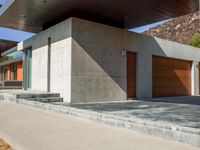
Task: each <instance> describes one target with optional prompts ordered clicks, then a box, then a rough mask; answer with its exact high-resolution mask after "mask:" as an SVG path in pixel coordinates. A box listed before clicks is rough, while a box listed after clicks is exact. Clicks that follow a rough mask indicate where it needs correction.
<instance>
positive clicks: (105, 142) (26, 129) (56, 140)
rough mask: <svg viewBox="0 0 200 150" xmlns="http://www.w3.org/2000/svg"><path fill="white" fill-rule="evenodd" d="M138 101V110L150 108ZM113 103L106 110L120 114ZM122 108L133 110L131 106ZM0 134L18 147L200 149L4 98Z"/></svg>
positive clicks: (0, 106) (30, 149)
mask: <svg viewBox="0 0 200 150" xmlns="http://www.w3.org/2000/svg"><path fill="white" fill-rule="evenodd" d="M138 104H140V106H139V105H138V106H137V107H136V109H137V108H139V109H146V107H148V106H147V104H144V105H143V104H142V103H141V102H138ZM114 106H115V107H113V106H112V107H111V108H109V107H110V106H109V105H107V109H105V111H108V110H109V112H112V113H114V112H116V113H118V114H120V112H119V107H117V106H116V105H114ZM85 107H86V106H85ZM122 107H124V108H126V110H127V111H130V110H129V108H130V107H129V106H128V105H126V106H125V105H123V106H122ZM132 107H133V106H132ZM102 109H103V108H102V107H101V108H99V111H102ZM0 136H1V137H2V138H3V139H4V140H6V141H7V142H8V143H9V144H11V145H12V146H13V147H14V148H15V149H17V148H18V149H19V150H198V148H195V147H192V146H190V145H187V144H181V143H178V142H174V141H165V140H163V139H161V138H156V137H152V136H147V135H143V134H139V133H137V132H133V131H130V130H126V129H118V128H113V127H110V126H107V125H102V124H97V123H94V122H90V121H86V120H80V119H75V118H72V117H69V116H67V115H64V114H57V113H53V112H46V111H43V110H39V109H35V108H32V107H29V106H25V105H21V104H16V103H11V102H4V101H0Z"/></svg>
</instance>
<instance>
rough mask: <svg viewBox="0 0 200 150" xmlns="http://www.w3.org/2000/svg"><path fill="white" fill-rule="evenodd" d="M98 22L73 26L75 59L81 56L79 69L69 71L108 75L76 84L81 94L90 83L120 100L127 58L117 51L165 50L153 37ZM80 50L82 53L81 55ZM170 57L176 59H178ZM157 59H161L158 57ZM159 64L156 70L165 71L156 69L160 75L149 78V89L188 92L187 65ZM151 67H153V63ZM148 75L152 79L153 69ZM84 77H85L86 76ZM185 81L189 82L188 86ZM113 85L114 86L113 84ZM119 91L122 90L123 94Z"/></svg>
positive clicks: (145, 52) (163, 93)
mask: <svg viewBox="0 0 200 150" xmlns="http://www.w3.org/2000/svg"><path fill="white" fill-rule="evenodd" d="M98 26H99V25H97V24H94V26H92V27H91V26H89V27H88V26H86V27H85V26H84V24H82V26H81V27H82V28H81V29H80V28H79V27H78V29H76V30H77V31H76V32H77V34H74V36H73V40H74V41H75V45H76V50H78V49H79V50H78V52H77V57H76V59H77V60H79V59H81V61H80V63H79V65H80V66H79V68H80V70H79V71H78V70H76V71H74V70H73V71H72V75H74V76H76V75H77V74H79V73H80V74H79V75H81V74H82V75H83V74H84V72H85V73H86V74H88V75H89V74H90V73H89V72H90V71H93V74H90V77H92V76H93V77H94V76H95V75H96V76H97V77H98V78H100V77H102V78H110V79H111V80H112V81H111V82H105V83H104V84H102V83H101V81H102V80H101V81H100V82H99V83H98V84H97V83H96V84H93V85H92V84H90V82H87V83H86V84H79V85H78V86H79V87H80V88H81V89H83V92H82V93H83V94H88V95H91V94H89V93H85V92H84V90H85V87H91V88H94V89H98V87H99V89H100V88H101V89H106V90H103V92H102V91H101V92H102V93H101V95H100V94H99V96H100V97H101V96H102V97H104V98H105V99H106V98H108V99H112V96H113V99H112V100H122V99H123V100H124V99H126V98H127V95H126V93H127V92H126V91H127V86H126V85H127V70H126V67H127V64H126V63H127V62H126V61H127V60H126V59H127V58H126V57H123V56H122V54H121V51H122V50H123V49H125V50H128V51H132V52H136V53H137V55H138V54H141V55H152V53H153V52H152V51H153V50H156V51H157V53H158V55H159V56H163V57H164V56H166V54H165V53H164V51H163V49H162V48H161V46H160V45H159V43H158V42H157V41H156V40H155V39H154V38H153V37H149V36H145V35H140V34H136V33H131V32H126V31H122V30H121V29H119V30H118V29H116V28H114V29H113V28H112V27H108V26H104V27H101V26H100V27H99V28H98ZM87 28H89V29H88V30H87V32H86V31H83V30H86V29H87ZM102 29H103V30H102ZM78 33H81V34H78ZM166 42H167V41H166ZM77 45H78V46H77ZM172 47H173V46H172ZM73 50H74V49H73ZM73 52H74V51H73ZM83 53H84V55H82V54H83ZM78 54H79V55H78ZM78 56H79V57H78ZM87 61H90V62H87ZM143 61H146V60H143ZM174 61H177V62H179V60H174ZM160 63H162V61H161V62H160ZM165 63H166V62H165ZM161 65H162V64H161ZM161 67H162V69H160V70H158V71H163V70H165V72H164V73H163V72H162V73H161V72H157V75H158V76H160V77H159V78H158V83H155V82H153V89H155V88H156V87H158V88H162V89H161V90H166V89H168V90H166V91H161V90H160V91H158V92H160V96H173V95H174V96H175V95H176V96H183V95H190V94H191V91H190V88H191V84H190V83H188V82H191V80H190V79H187V80H186V81H185V79H184V78H185V77H186V76H184V75H185V74H187V73H186V71H188V70H186V69H187V68H184V67H185V66H184V64H182V63H180V64H179V63H178V66H176V63H173V64H172V66H171V68H170V69H168V66H165V65H164V64H163V66H161ZM164 67H166V68H164ZM186 67H187V66H186ZM98 68H99V69H98ZM190 69H191V68H190ZM153 70H154V71H155V68H154V67H153ZM168 71H169V72H168ZM144 74H145V72H144ZM161 74H162V75H163V76H162V75H161ZM140 75H141V74H140ZM187 75H188V74H187ZM152 76H153V79H155V78H154V73H153V75H152ZM188 77H189V78H190V77H191V75H188ZM84 78H85V80H86V77H84ZM188 84H190V85H189V86H188ZM116 85H117V88H115V87H116ZM114 89H115V90H114ZM97 91H98V90H97ZM89 92H90V91H89ZM111 92H113V93H115V95H112V93H111ZM120 93H125V94H124V95H123V94H120ZM154 94H155V92H154ZM158 94H159V93H158ZM97 95H98V94H97ZM155 95H156V94H155ZM82 96H83V95H82ZM156 96H157V95H156ZM95 98H97V99H98V96H96V97H95V96H92V97H88V100H89V99H95ZM114 98H118V99H114ZM120 98H121V99H120ZM86 99H87V98H86ZM90 101H91V100H90ZM105 101H106V100H105Z"/></svg>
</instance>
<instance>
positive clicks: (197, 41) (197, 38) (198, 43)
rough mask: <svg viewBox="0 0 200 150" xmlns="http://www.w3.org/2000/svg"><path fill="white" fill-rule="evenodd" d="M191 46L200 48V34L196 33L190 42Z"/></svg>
mask: <svg viewBox="0 0 200 150" xmlns="http://www.w3.org/2000/svg"><path fill="white" fill-rule="evenodd" d="M189 44H190V45H191V46H194V47H198V48H200V34H196V35H194V36H193V37H192V38H191V40H190V43H189Z"/></svg>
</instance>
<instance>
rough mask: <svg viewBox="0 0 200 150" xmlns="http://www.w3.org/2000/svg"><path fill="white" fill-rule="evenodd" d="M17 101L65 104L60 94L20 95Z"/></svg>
mask: <svg viewBox="0 0 200 150" xmlns="http://www.w3.org/2000/svg"><path fill="white" fill-rule="evenodd" d="M16 98H17V99H26V100H30V101H37V102H42V103H54V102H63V98H62V97H60V94H59V93H37V94H35V93H34V94H33V93H32V94H30V93H27V94H24V93H23V94H18V95H17V96H16Z"/></svg>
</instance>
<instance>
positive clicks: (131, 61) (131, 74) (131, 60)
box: [127, 52, 136, 98]
mask: <svg viewBox="0 0 200 150" xmlns="http://www.w3.org/2000/svg"><path fill="white" fill-rule="evenodd" d="M127 96H128V98H134V97H136V54H135V53H131V52H127Z"/></svg>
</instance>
